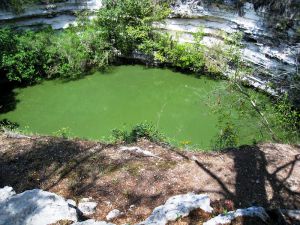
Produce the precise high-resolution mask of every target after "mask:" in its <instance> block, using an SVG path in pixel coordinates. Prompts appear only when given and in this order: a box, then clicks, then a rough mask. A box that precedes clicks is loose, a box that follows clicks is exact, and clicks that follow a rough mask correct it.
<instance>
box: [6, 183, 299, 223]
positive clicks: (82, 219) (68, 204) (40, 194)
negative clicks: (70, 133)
mask: <svg viewBox="0 0 300 225" xmlns="http://www.w3.org/2000/svg"><path fill="white" fill-rule="evenodd" d="M0 194H1V196H2V198H1V200H0V224H1V225H48V224H66V223H68V224H72V225H113V224H112V223H109V222H106V221H95V220H93V219H88V217H86V216H88V215H91V214H93V213H95V208H96V206H97V203H96V202H93V201H91V199H89V198H87V199H82V200H80V201H79V203H78V204H76V202H75V201H73V200H70V199H69V200H65V199H64V198H63V197H61V196H59V195H56V194H54V193H51V192H47V191H43V190H40V189H34V190H28V191H25V192H23V193H20V194H16V193H15V191H14V190H13V189H12V188H11V187H7V186H6V187H4V188H2V189H0ZM3 196H4V197H3ZM83 205H84V206H83ZM197 210H198V211H201V212H202V213H203V216H202V217H203V218H201V221H202V223H201V224H203V225H219V224H233V222H234V224H243V223H238V222H237V221H239V220H241V221H245V220H247V219H249V218H251V220H252V221H253V220H255V221H256V223H255V224H262V225H263V224H264V225H265V224H273V225H274V224H289V222H290V221H293V222H297V220H298V222H300V221H299V217H300V211H299V210H277V211H276V214H275V215H276V216H274V212H275V211H274V210H273V211H272V213H271V211H267V210H265V209H264V208H262V207H250V208H246V209H237V210H235V211H230V212H224V213H222V214H219V215H214V214H212V213H213V208H212V207H211V206H210V199H209V197H208V195H206V194H200V195H196V194H193V193H188V194H183V195H176V196H173V197H171V198H169V199H168V200H167V201H166V203H165V204H164V205H161V206H158V207H157V208H155V209H154V211H153V212H152V214H151V215H150V216H149V217H148V218H147V219H146V220H144V221H142V222H140V223H138V224H137V225H154V224H157V225H165V224H168V223H170V222H173V223H178V224H180V223H181V222H180V221H181V220H184V219H185V218H186V217H189V216H190V214H191V212H193V211H197ZM123 215H125V213H124V212H120V211H119V210H117V209H114V210H112V211H111V212H109V214H108V216H107V217H106V218H107V219H108V220H113V219H115V218H117V217H119V216H123ZM286 218H288V220H287V219H286ZM199 219H200V218H199ZM67 221H68V222H67ZM199 221H200V220H199ZM236 222H237V223H236Z"/></svg>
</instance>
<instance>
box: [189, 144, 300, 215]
mask: <svg viewBox="0 0 300 225" xmlns="http://www.w3.org/2000/svg"><path fill="white" fill-rule="evenodd" d="M226 154H230V155H232V157H233V161H234V170H233V171H232V172H235V173H236V178H235V191H232V190H230V188H229V186H228V184H227V183H226V182H225V181H224V180H223V178H221V177H219V176H218V174H216V173H215V172H213V171H212V170H210V169H209V168H207V167H206V166H205V165H204V164H203V163H201V162H200V161H198V160H196V161H195V162H196V164H197V165H198V166H199V167H200V168H201V169H202V170H203V171H205V172H206V173H207V174H208V175H209V176H210V177H212V178H213V179H214V180H215V181H216V182H217V183H218V185H219V186H220V188H221V190H222V191H221V192H219V194H222V195H223V196H224V198H229V199H231V200H232V201H233V202H234V204H235V207H237V208H240V207H250V206H263V207H266V208H274V207H276V208H287V209H294V208H296V209H297V208H299V207H300V192H297V191H293V190H291V188H290V187H289V184H288V183H287V182H286V181H287V179H288V178H289V177H290V176H291V174H292V173H293V172H294V171H295V168H296V164H297V163H300V155H295V158H294V159H293V160H291V161H289V162H287V163H285V164H283V165H278V167H276V169H275V170H274V171H271V172H270V169H268V160H267V158H266V154H265V152H264V151H263V150H261V149H260V148H259V147H257V146H242V147H240V148H239V149H231V150H228V152H226ZM282 171H285V175H284V177H282V176H278V174H279V173H280V172H282ZM267 190H268V191H267Z"/></svg>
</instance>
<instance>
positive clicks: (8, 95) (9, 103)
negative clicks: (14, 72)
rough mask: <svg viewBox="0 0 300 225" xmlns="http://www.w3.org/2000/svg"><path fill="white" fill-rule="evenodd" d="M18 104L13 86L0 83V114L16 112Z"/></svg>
mask: <svg viewBox="0 0 300 225" xmlns="http://www.w3.org/2000/svg"><path fill="white" fill-rule="evenodd" d="M18 102H19V100H17V99H16V92H15V91H14V86H13V84H11V83H0V114H4V113H7V112H10V111H12V110H14V109H15V108H16V105H17V104H18Z"/></svg>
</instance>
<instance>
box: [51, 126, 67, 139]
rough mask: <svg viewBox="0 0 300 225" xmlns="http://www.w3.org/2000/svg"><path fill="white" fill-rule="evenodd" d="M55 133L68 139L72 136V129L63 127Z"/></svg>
mask: <svg viewBox="0 0 300 225" xmlns="http://www.w3.org/2000/svg"><path fill="white" fill-rule="evenodd" d="M53 135H55V136H58V137H62V138H65V139H67V138H68V137H70V136H71V130H70V128H68V127H63V128H61V129H59V130H58V131H56V132H54V133H53Z"/></svg>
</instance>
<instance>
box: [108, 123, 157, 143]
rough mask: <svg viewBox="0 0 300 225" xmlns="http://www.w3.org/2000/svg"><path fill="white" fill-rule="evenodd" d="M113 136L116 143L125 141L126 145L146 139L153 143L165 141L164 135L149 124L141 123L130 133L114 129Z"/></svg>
mask: <svg viewBox="0 0 300 225" xmlns="http://www.w3.org/2000/svg"><path fill="white" fill-rule="evenodd" d="M112 136H113V137H114V139H115V140H116V141H124V142H126V143H128V144H129V143H134V142H136V141H137V140H138V139H140V138H146V139H148V140H150V141H153V142H160V141H163V136H162V134H161V133H160V132H159V131H158V130H157V129H156V128H155V127H154V126H153V125H152V124H149V123H146V122H144V123H140V124H137V125H135V126H134V127H133V128H132V129H131V130H130V131H126V130H120V129H114V130H113V131H112Z"/></svg>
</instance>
